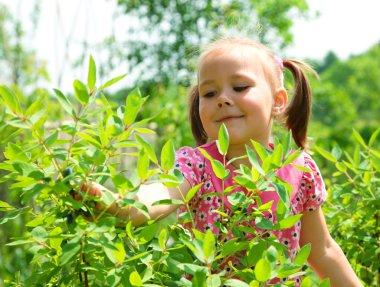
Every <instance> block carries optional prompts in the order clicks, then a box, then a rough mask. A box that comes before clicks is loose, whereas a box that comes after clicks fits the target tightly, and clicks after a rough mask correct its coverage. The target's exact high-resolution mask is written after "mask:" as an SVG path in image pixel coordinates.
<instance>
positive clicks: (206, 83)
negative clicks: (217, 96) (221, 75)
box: [199, 80, 214, 87]
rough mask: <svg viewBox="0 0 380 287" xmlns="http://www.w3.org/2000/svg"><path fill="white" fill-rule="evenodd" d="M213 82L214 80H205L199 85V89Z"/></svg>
mask: <svg viewBox="0 0 380 287" xmlns="http://www.w3.org/2000/svg"><path fill="white" fill-rule="evenodd" d="M213 82H214V80H205V81H202V82H200V83H199V87H202V86H206V85H209V84H212V83H213Z"/></svg>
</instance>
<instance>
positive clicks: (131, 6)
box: [118, 0, 308, 85]
mask: <svg viewBox="0 0 380 287" xmlns="http://www.w3.org/2000/svg"><path fill="white" fill-rule="evenodd" d="M118 3H119V5H120V6H121V7H123V9H124V11H125V14H126V15H128V16H130V17H132V19H138V25H136V26H135V27H133V25H131V27H130V28H129V29H128V31H127V33H128V40H127V43H126V50H125V51H124V52H125V54H126V55H127V57H126V58H127V59H128V62H129V64H130V65H131V67H134V69H136V67H137V68H139V69H138V71H141V78H139V80H153V81H154V82H156V83H157V82H158V83H163V84H165V85H167V84H168V83H181V84H185V85H188V84H189V83H190V82H191V79H192V77H191V76H190V75H189V71H192V70H193V68H194V58H195V57H196V56H197V54H198V52H199V48H200V46H202V45H203V44H205V43H207V42H209V41H210V40H211V39H212V38H215V37H217V36H218V35H219V34H223V33H224V32H227V33H228V31H230V32H232V33H241V31H244V32H245V33H246V34H247V35H249V36H250V37H253V38H256V39H258V40H260V41H262V42H264V43H268V44H270V45H272V46H273V45H276V46H277V47H284V46H286V45H288V44H290V43H291V42H292V40H293V36H292V33H291V27H292V25H293V19H294V18H295V17H300V16H305V15H306V12H307V10H308V5H307V3H306V1H304V0H288V1H281V0H267V1H257V0H244V1H237V0H228V1H222V0H200V1H191V0H185V1H183V0H182V1H179V0H177V1H169V0H158V1H150V0H143V1H134V0H118ZM122 54H124V53H122Z"/></svg>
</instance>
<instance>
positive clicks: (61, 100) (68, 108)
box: [53, 89, 76, 118]
mask: <svg viewBox="0 0 380 287" xmlns="http://www.w3.org/2000/svg"><path fill="white" fill-rule="evenodd" d="M53 90H54V92H55V95H56V97H57V100H58V102H59V103H60V104H61V106H62V107H63V109H64V110H65V111H66V112H68V113H69V114H70V115H71V116H72V117H74V118H75V117H76V113H75V110H74V109H73V105H72V104H71V103H70V101H69V99H68V98H67V97H66V96H65V95H64V94H63V93H62V92H61V91H60V90H57V89H53Z"/></svg>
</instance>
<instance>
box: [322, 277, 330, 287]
mask: <svg viewBox="0 0 380 287" xmlns="http://www.w3.org/2000/svg"><path fill="white" fill-rule="evenodd" d="M330 286H331V285H330V279H329V278H326V279H324V280H323V281H322V282H321V283H319V287H330Z"/></svg>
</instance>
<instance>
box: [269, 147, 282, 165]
mask: <svg viewBox="0 0 380 287" xmlns="http://www.w3.org/2000/svg"><path fill="white" fill-rule="evenodd" d="M283 152H284V151H283V147H282V145H281V144H278V145H277V146H275V147H274V151H273V154H272V156H271V164H272V165H274V166H275V167H280V166H281V162H282V157H283Z"/></svg>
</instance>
